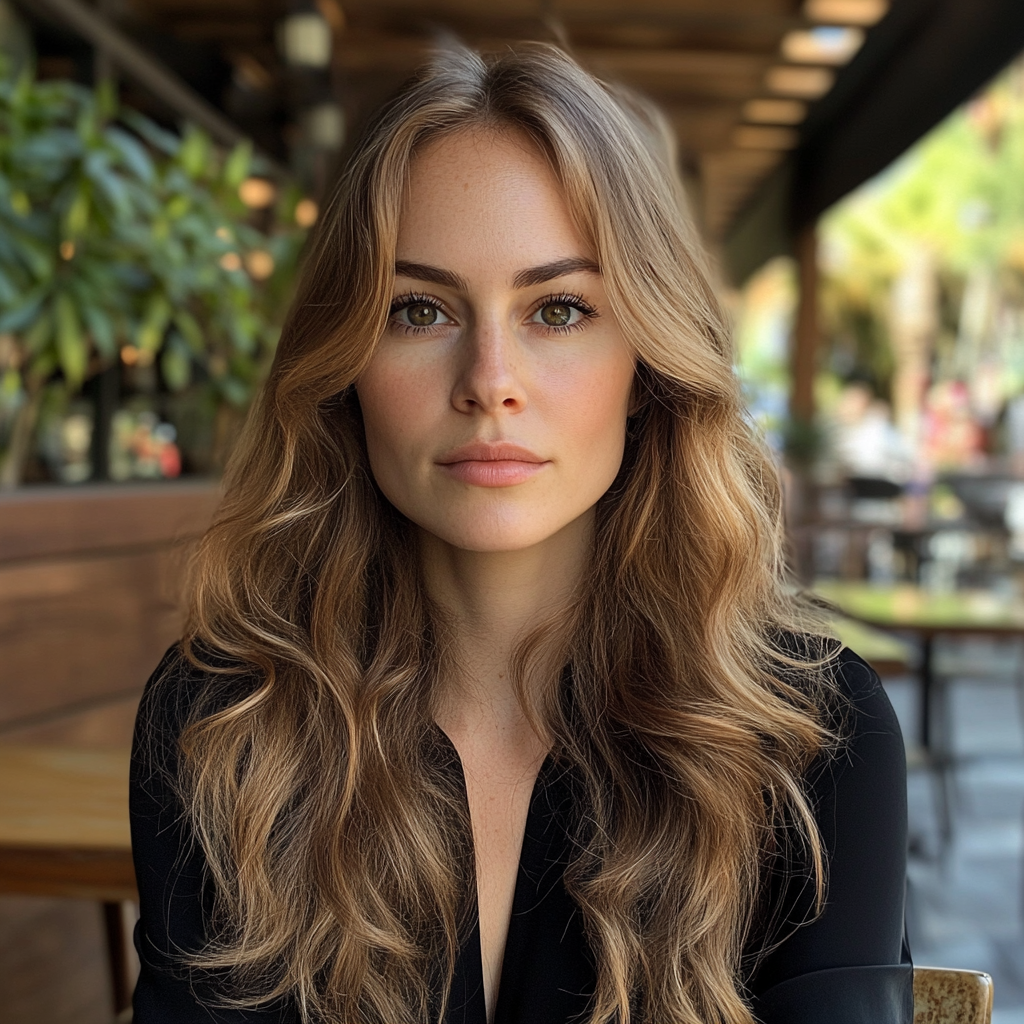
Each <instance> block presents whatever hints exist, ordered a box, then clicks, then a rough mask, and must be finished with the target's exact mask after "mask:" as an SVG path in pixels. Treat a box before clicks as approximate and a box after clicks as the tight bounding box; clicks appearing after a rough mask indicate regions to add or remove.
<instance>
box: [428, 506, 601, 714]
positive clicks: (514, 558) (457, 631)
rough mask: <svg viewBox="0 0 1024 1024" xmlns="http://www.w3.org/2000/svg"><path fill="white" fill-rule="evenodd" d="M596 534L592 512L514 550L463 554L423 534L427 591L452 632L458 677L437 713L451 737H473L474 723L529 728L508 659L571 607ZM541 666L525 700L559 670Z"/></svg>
mask: <svg viewBox="0 0 1024 1024" xmlns="http://www.w3.org/2000/svg"><path fill="white" fill-rule="evenodd" d="M592 532H593V515H592V513H591V514H589V515H585V516H581V517H580V518H579V519H577V520H574V521H573V522H572V523H569V524H568V525H567V526H565V527H563V529H561V530H560V531H559V532H558V533H556V534H554V535H553V536H551V537H549V538H548V539H547V540H545V541H543V542H541V543H540V544H536V545H534V546H532V547H529V548H525V549H522V550H517V551H466V550H464V549H461V548H456V547H453V546H452V545H450V544H447V543H445V542H443V541H441V540H439V539H438V538H437V537H435V536H433V535H431V534H427V533H422V534H421V544H420V550H421V556H422V565H423V572H424V579H425V583H426V589H427V593H428V594H429V595H430V598H431V600H433V601H434V602H436V604H437V605H438V606H439V607H440V608H441V609H442V610H443V612H444V613H445V614H446V616H447V617H448V619H449V622H450V624H451V627H452V633H453V643H454V651H453V654H454V655H455V657H454V659H453V662H454V664H455V665H456V666H457V671H456V672H454V673H453V677H451V678H446V679H443V680H442V692H441V694H440V695H439V707H438V721H439V723H440V724H441V725H442V727H444V728H445V729H446V731H449V727H450V728H451V729H452V730H455V731H463V732H464V731H466V730H474V731H475V724H474V723H480V724H483V721H486V722H488V723H490V724H492V725H497V726H498V727H499V728H504V729H508V728H521V727H525V725H526V723H525V721H524V715H523V708H522V707H521V706H520V703H519V700H518V698H517V696H516V693H515V691H514V689H513V686H512V681H511V674H510V671H509V667H510V660H511V658H512V656H513V654H514V652H515V648H516V645H517V643H519V642H520V641H521V640H522V639H523V638H524V637H526V636H527V635H528V634H529V633H530V632H531V631H532V630H533V629H535V628H537V627H539V626H541V625H543V624H544V623H545V622H550V621H552V620H553V619H555V618H556V617H558V616H559V615H560V614H562V613H564V612H565V611H566V610H567V609H568V607H569V605H570V603H571V601H572V599H573V595H574V592H575V590H576V587H577V584H578V583H579V580H580V578H581V576H582V574H583V571H584V569H585V567H586V563H587V559H588V557H589V553H590V546H591V537H592ZM547 660H548V661H552V659H551V658H549V659H547ZM544 662H545V659H543V658H541V659H539V663H538V664H536V665H534V666H533V668H532V671H531V674H530V676H528V677H527V679H526V680H525V681H524V682H525V684H526V688H527V697H529V696H530V691H531V690H533V691H536V690H537V689H538V688H539V687H541V686H543V685H544V684H545V683H546V682H547V681H548V679H549V677H550V675H551V674H552V673H554V672H557V671H558V668H559V665H558V664H555V663H553V662H552V663H551V664H545V663H544Z"/></svg>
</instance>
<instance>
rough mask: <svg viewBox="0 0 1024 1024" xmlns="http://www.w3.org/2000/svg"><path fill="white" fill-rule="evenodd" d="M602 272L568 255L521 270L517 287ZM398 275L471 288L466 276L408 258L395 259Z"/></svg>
mask: <svg viewBox="0 0 1024 1024" xmlns="http://www.w3.org/2000/svg"><path fill="white" fill-rule="evenodd" d="M579 273H585V274H600V273H601V268H600V266H598V264H596V263H595V262H594V261H593V260H588V259H586V258H585V257H583V256H567V257H565V259H561V260H554V261H553V262H551V263H542V264H541V265H540V266H539V267H529V268H527V269H526V270H520V271H519V273H518V274H516V276H515V278H514V279H513V285H514V286H515V287H516V288H529V287H531V286H532V285H537V284H544V282H545V281H552V280H554V279H555V278H556V277H565V276H566V275H567V274H579ZM395 276H396V277H412V278H415V279H416V280H418V281H430V282H431V283H432V284H439V285H443V286H444V287H446V288H452V289H454V290H455V291H461V292H465V291H469V285H468V284H467V283H466V280H465V278H463V277H460V276H459V275H458V274H456V273H454V272H453V271H451V270H442V269H441V268H440V267H432V266H430V265H429V264H427V263H410V262H409V261H408V260H396V261H395Z"/></svg>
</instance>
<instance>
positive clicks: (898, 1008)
mask: <svg viewBox="0 0 1024 1024" xmlns="http://www.w3.org/2000/svg"><path fill="white" fill-rule="evenodd" d="M837 681H838V683H839V685H840V689H841V690H842V691H843V695H844V697H845V698H846V699H847V701H848V707H847V709H846V711H847V713H846V715H844V716H843V719H842V722H843V723H844V724H845V727H846V728H847V730H848V739H847V743H846V744H845V746H844V747H843V749H842V750H841V751H840V752H839V754H837V755H834V756H829V757H825V758H822V759H821V761H820V762H819V763H818V764H817V765H816V766H815V767H814V768H813V769H812V771H811V773H810V774H809V776H808V782H809V787H810V796H811V799H812V803H813V808H814V813H815V817H816V820H817V823H818V828H819V830H820V833H821V838H822V841H823V844H824V847H825V853H826V857H827V889H826V902H825V908H824V910H823V911H822V913H821V914H820V916H818V917H817V918H815V919H814V920H813V921H812V923H810V924H805V925H803V926H800V923H801V922H802V921H804V920H807V919H808V918H809V917H812V916H813V892H812V889H811V886H810V884H809V883H808V882H806V881H805V879H806V875H804V877H803V878H801V877H800V874H801V873H800V872H799V871H797V872H796V873H795V875H793V874H791V875H790V876H789V877H788V878H787V879H786V880H785V881H783V882H781V883H780V885H779V887H778V890H777V891H778V892H779V894H780V896H781V902H777V903H776V904H775V907H774V908H773V909H774V915H775V920H774V921H773V922H772V929H771V937H772V938H774V939H775V940H776V941H777V940H778V939H780V938H781V939H782V941H781V942H779V944H778V945H777V946H775V948H773V949H771V951H770V952H769V953H767V955H765V956H763V958H761V959H760V962H759V964H758V966H757V968H756V971H755V973H754V975H753V977H752V978H751V980H750V983H749V987H750V992H751V995H752V996H753V1000H752V1004H753V1009H754V1014H755V1016H756V1017H757V1019H758V1020H759V1021H761V1022H762V1024H823V1022H825V1021H827V1022H828V1024H909V1022H910V1021H911V1019H912V1017H913V970H912V966H911V963H910V955H909V950H908V949H907V946H906V942H905V937H904V918H903V909H904V907H903V905H904V894H905V880H906V845H907V796H906V761H905V753H904V747H903V739H902V736H901V735H900V728H899V723H898V722H897V720H896V716H895V714H894V713H893V710H892V706H891V705H890V703H889V700H888V698H887V697H886V694H885V691H884V690H883V689H882V686H881V683H880V682H879V680H878V676H877V675H876V674H875V672H874V670H873V669H871V668H870V667H869V666H868V665H867V664H866V663H865V662H863V661H862V660H861V659H860V658H858V657H857V656H856V655H855V654H853V653H852V652H850V651H848V650H846V651H843V652H842V654H841V655H840V659H839V665H838V673H837ZM780 908H781V912H780ZM787 933H788V935H787Z"/></svg>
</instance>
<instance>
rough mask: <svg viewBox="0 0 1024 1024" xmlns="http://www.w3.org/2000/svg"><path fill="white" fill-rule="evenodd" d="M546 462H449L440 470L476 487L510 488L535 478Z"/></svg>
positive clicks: (508, 460)
mask: <svg viewBox="0 0 1024 1024" xmlns="http://www.w3.org/2000/svg"><path fill="white" fill-rule="evenodd" d="M546 465H547V463H546V462H517V461H515V460H512V459H507V460H506V459H502V460H499V461H497V462H476V461H467V462H450V463H447V464H443V465H442V466H441V468H442V469H443V470H444V471H445V472H446V473H447V474H448V475H449V476H452V477H454V478H455V479H456V480H458V481H460V482H461V483H464V484H475V485H476V486H477V487H511V486H512V485H513V484H521V483H525V482H526V481H527V480H530V479H531V478H532V477H535V476H536V475H537V474H538V473H539V472H540V471H541V470H542V469H543V468H544V467H545V466H546Z"/></svg>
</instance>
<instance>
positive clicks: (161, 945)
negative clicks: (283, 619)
mask: <svg viewBox="0 0 1024 1024" xmlns="http://www.w3.org/2000/svg"><path fill="white" fill-rule="evenodd" d="M202 681H203V680H202V675H201V674H200V673H197V672H196V671H195V669H193V668H191V666H188V665H187V664H186V663H184V662H183V659H182V658H181V657H180V655H179V654H178V652H177V649H176V648H171V650H170V651H168V652H167V654H166V655H165V656H164V659H163V661H161V663H160V665H159V666H158V667H157V669H156V671H155V672H154V673H153V675H152V677H151V678H150V680H149V682H148V683H147V685H146V690H145V693H144V695H143V698H142V703H141V705H140V710H139V716H138V719H137V721H136V726H135V740H134V745H133V750H132V769H131V784H130V809H131V824H132V851H133V855H134V858H135V874H136V879H137V881H138V886H139V907H140V912H141V915H140V918H139V922H138V924H137V925H136V928H135V947H136V949H137V950H138V954H139V962H140V965H141V972H140V975H139V980H138V983H137V985H136V988H135V997H134V1012H135V1016H134V1020H135V1024H211V1022H213V1021H216V1022H218V1024H221V1022H222V1024H282V1022H292V1024H295V1022H297V1021H298V1014H297V1013H295V1012H294V1008H292V1009H291V1010H289V1008H288V1007H286V1006H280V1007H275V1008H273V1009H260V1010H235V1009H222V1008H218V1007H217V1001H218V1000H217V997H216V996H215V995H214V986H212V985H211V984H210V979H209V978H208V977H206V976H204V975H203V974H202V973H200V972H196V971H190V970H189V969H188V967H187V966H185V965H183V963H182V956H181V954H183V953H194V952H196V951H198V950H200V949H202V947H203V946H204V944H205V942H206V940H207V929H206V921H207V920H208V919H209V909H210V902H211V901H210V895H211V894H210V891H209V887H208V885H207V884H206V881H205V860H204V857H203V854H202V851H201V849H200V847H199V845H198V843H197V842H196V841H195V837H194V836H193V835H192V832H191V829H190V828H189V826H188V824H187V821H186V819H185V817H184V814H183V810H182V807H181V805H180V802H179V800H178V798H177V796H176V795H175V793H174V787H173V785H172V782H171V780H172V779H173V778H174V777H175V771H176V766H177V741H178V736H179V735H180V733H181V728H182V726H183V724H184V722H185V721H186V720H187V716H188V713H189V710H190V708H191V705H192V701H193V699H194V697H195V695H196V692H197V689H198V687H199V686H200V685H201V683H202Z"/></svg>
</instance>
